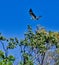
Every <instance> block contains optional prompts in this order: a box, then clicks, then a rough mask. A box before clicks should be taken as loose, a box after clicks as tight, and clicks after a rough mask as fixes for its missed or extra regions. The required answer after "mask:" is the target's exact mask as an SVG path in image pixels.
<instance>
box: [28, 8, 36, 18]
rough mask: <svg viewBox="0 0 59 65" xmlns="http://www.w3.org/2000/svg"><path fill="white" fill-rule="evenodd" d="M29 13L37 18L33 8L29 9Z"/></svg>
mask: <svg viewBox="0 0 59 65" xmlns="http://www.w3.org/2000/svg"><path fill="white" fill-rule="evenodd" d="M29 13H30V15H31V16H32V17H33V18H36V16H35V14H34V13H33V11H32V9H30V10H29Z"/></svg>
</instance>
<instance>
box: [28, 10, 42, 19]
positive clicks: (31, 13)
mask: <svg viewBox="0 0 59 65" xmlns="http://www.w3.org/2000/svg"><path fill="white" fill-rule="evenodd" d="M29 14H30V15H31V17H32V18H31V19H33V20H39V19H40V18H41V17H42V16H36V15H35V14H34V13H33V11H32V9H30V10H29Z"/></svg>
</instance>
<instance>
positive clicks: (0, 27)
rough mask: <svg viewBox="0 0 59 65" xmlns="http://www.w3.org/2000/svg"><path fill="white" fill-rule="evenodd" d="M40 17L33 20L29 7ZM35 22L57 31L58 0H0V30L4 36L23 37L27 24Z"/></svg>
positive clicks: (34, 26) (58, 24)
mask: <svg viewBox="0 0 59 65" xmlns="http://www.w3.org/2000/svg"><path fill="white" fill-rule="evenodd" d="M30 8H32V9H33V11H34V13H35V14H36V15H37V16H39V15H42V18H41V19H40V20H37V21H33V20H31V19H30V18H31V17H30V15H29V12H28V11H29V9H30ZM28 24H29V25H31V26H32V28H33V29H35V28H36V25H37V24H40V25H42V26H44V27H45V28H46V29H47V30H52V31H59V0H0V32H1V33H2V34H4V35H5V36H7V37H8V36H10V37H11V36H17V37H19V38H23V35H24V32H25V31H26V30H27V25H28Z"/></svg>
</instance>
